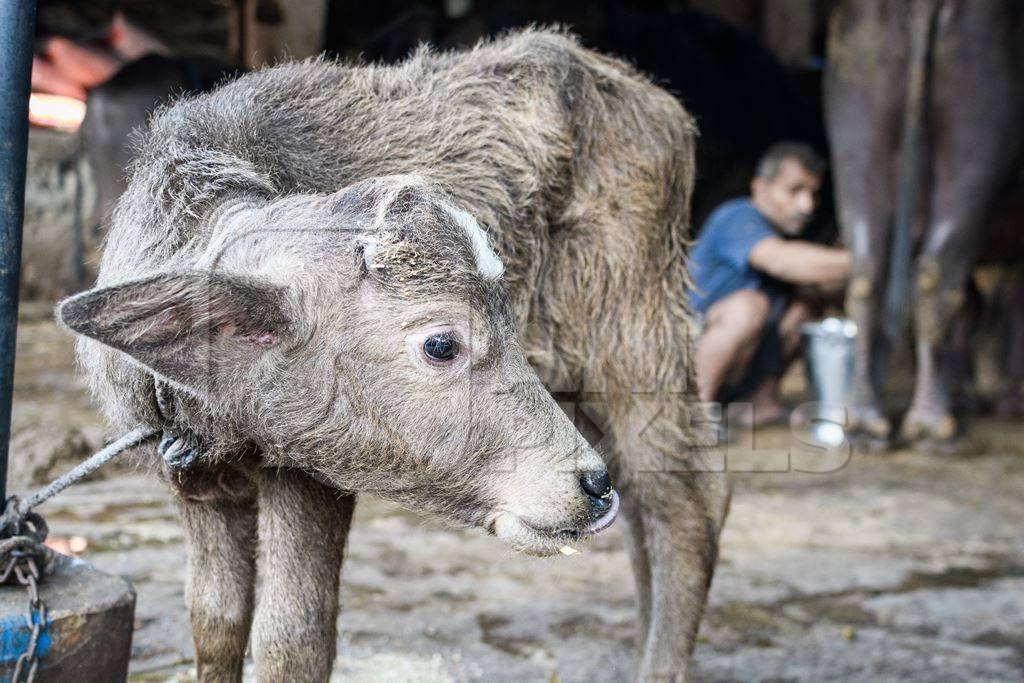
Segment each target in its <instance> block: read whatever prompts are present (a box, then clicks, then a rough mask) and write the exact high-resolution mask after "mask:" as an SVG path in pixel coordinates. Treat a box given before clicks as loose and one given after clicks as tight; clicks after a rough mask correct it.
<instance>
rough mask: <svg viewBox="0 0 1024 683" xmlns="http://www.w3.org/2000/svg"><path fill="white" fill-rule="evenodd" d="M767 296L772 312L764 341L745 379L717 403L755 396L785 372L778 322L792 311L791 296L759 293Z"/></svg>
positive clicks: (699, 321)
mask: <svg viewBox="0 0 1024 683" xmlns="http://www.w3.org/2000/svg"><path fill="white" fill-rule="evenodd" d="M757 291H759V292H761V293H763V294H766V295H767V296H768V300H769V302H770V306H771V308H770V309H769V311H768V318H767V320H766V321H765V324H764V330H763V331H762V333H761V341H760V342H759V343H758V345H757V349H756V350H755V351H754V355H753V356H751V357H750V363H749V364H748V365H747V369H746V371H745V372H744V373H743V377H742V378H741V379H740V380H739V381H737V382H735V383H733V384H729V385H723V386H722V387H721V388H720V389H719V390H718V395H717V396H715V400H716V401H717V402H719V403H722V404H726V403H732V402H734V401H739V400H742V399H743V398H745V397H747V396H749V395H750V394H752V393H753V392H754V390H755V389H757V387H759V386H760V385H761V383H762V382H764V381H765V380H766V379H769V378H771V377H779V376H780V375H782V371H783V370H784V369H785V368H783V367H782V340H781V339H780V338H779V321H780V320H781V319H782V315H783V313H785V312H786V308H788V307H789V302H790V298H791V297H790V296H789V294H788V292H785V291H779V290H767V291H766V290H762V289H759V290H757ZM696 318H697V320H696V323H697V328H698V338H699V337H700V335H702V334H704V326H705V323H706V321H705V319H704V314H703V313H700V312H697V313H696Z"/></svg>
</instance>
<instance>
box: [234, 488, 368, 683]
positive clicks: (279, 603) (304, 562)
mask: <svg viewBox="0 0 1024 683" xmlns="http://www.w3.org/2000/svg"><path fill="white" fill-rule="evenodd" d="M354 507H355V497H354V496H352V495H351V494H342V493H340V492H338V491H336V490H333V489H329V488H327V487H326V486H324V485H322V484H320V483H318V482H316V481H314V480H313V479H312V478H310V477H309V476H308V475H305V474H302V473H301V472H298V471H295V470H286V469H280V470H277V469H273V470H272V469H268V470H265V471H264V472H263V474H262V476H261V478H260V486H259V538H260V559H259V571H260V578H261V581H262V583H261V586H260V596H259V600H258V603H257V607H256V620H255V624H254V626H253V656H254V658H255V660H256V671H257V677H258V678H259V680H260V681H261V682H270V681H288V682H289V683H291V682H293V681H295V682H306V681H326V680H328V678H329V676H330V673H331V666H332V664H333V663H334V655H335V637H336V624H337V615H338V578H339V573H340V571H341V562H342V555H343V551H344V547H345V539H346V537H347V536H348V529H349V524H350V523H351V521H352V511H353V509H354Z"/></svg>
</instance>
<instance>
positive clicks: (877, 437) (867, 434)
mask: <svg viewBox="0 0 1024 683" xmlns="http://www.w3.org/2000/svg"><path fill="white" fill-rule="evenodd" d="M846 433H847V437H848V438H849V440H850V445H851V446H853V448H854V449H855V450H857V451H859V452H861V453H878V452H881V451H886V450H889V448H891V447H892V423H891V422H890V421H889V419H888V418H887V417H885V415H883V414H882V411H880V410H879V409H878V408H876V407H875V406H863V407H860V408H851V409H850V420H849V424H848V425H847V428H846Z"/></svg>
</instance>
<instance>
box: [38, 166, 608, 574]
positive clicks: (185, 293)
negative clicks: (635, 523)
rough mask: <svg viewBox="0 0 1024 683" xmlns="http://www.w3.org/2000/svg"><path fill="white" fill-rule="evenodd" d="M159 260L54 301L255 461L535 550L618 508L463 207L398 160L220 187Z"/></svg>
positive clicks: (545, 549) (65, 316)
mask: <svg viewBox="0 0 1024 683" xmlns="http://www.w3.org/2000/svg"><path fill="white" fill-rule="evenodd" d="M208 221H209V226H208V227H209V230H208V231H206V234H207V235H208V239H205V240H204V242H203V243H202V244H196V245H194V249H193V251H192V252H191V253H190V254H188V255H187V256H186V255H185V253H184V252H183V253H182V254H181V255H180V258H179V257H176V259H175V260H174V261H173V262H170V263H168V264H167V267H166V268H165V269H163V270H162V271H161V272H158V273H153V274H151V275H148V276H146V277H143V278H141V279H134V280H131V281H126V282H123V283H120V284H116V285H113V286H108V287H104V288H100V289H95V290H91V291H88V292H84V293H82V294H79V295H77V296H75V297H72V298H70V299H68V300H66V301H64V302H63V303H62V304H61V305H60V307H59V309H58V318H59V319H60V320H61V322H63V324H65V325H66V326H68V327H69V328H71V329H72V330H74V331H76V332H79V333H81V334H84V335H87V336H89V337H92V338H93V339H96V340H98V341H100V342H102V343H104V344H107V345H109V346H111V347H113V348H115V349H118V350H119V351H122V352H124V353H126V354H128V355H129V356H130V357H131V358H133V359H134V360H135V361H136V362H137V363H139V364H141V365H142V366H143V367H145V368H146V369H147V370H148V371H150V372H152V373H153V374H154V375H156V376H158V377H160V378H162V379H163V380H165V381H167V382H169V383H171V385H172V386H173V387H175V388H176V389H177V390H178V391H180V392H183V393H186V394H188V395H189V396H190V397H192V398H193V399H196V400H197V401H198V402H199V403H200V404H201V405H202V406H204V409H206V410H208V411H210V413H211V414H212V415H214V416H215V417H216V418H217V419H219V420H223V422H224V424H228V423H231V424H236V425H240V429H241V430H242V431H243V432H244V433H245V435H246V437H247V438H249V439H251V440H252V442H253V443H254V444H255V445H256V446H258V447H259V449H260V451H261V453H262V454H263V456H264V458H265V460H266V462H267V463H268V464H272V465H278V466H292V467H299V468H302V469H304V470H306V471H308V472H311V473H313V474H315V475H317V476H319V477H320V478H321V479H323V480H326V481H327V482H329V483H330V484H331V485H332V486H334V487H336V488H338V489H342V490H348V491H367V492H373V493H376V494H378V495H381V496H383V497H386V498H390V499H392V500H395V501H397V502H400V503H402V504H404V505H407V506H409V507H413V508H417V509H422V510H429V511H433V512H438V513H441V514H443V515H446V516H447V517H449V518H451V519H454V520H456V521H458V522H461V523H465V524H470V525H477V526H481V527H484V528H485V529H487V530H489V531H491V532H493V533H495V534H497V535H498V536H499V537H500V538H502V539H503V540H504V541H506V542H507V543H509V544H510V545H511V546H513V547H515V548H517V549H519V550H523V551H526V552H531V553H536V554H547V553H551V552H554V551H555V550H557V549H558V548H559V547H561V546H563V545H564V544H565V543H566V542H568V541H572V540H575V539H576V538H578V537H579V536H580V535H581V534H587V533H593V532H596V531H599V530H600V529H602V528H604V527H605V526H607V525H608V524H610V522H611V521H612V519H614V515H615V512H616V509H617V497H616V496H615V494H614V492H613V491H611V489H610V486H609V484H608V480H607V474H606V471H605V466H604V463H603V462H602V460H601V459H600V458H599V457H598V455H597V454H596V453H595V452H594V451H593V450H592V449H591V448H590V446H589V445H588V444H587V443H586V441H585V440H584V439H583V438H582V436H581V435H580V434H579V433H578V432H577V431H576V429H575V428H574V426H573V424H572V422H571V421H570V420H569V419H568V417H566V415H565V414H564V413H563V412H562V411H561V409H560V408H559V407H558V405H557V404H556V403H555V402H554V400H553V399H552V398H551V396H550V395H549V394H548V393H547V392H546V390H545V389H544V387H543V386H542V385H541V383H540V381H539V380H538V378H537V376H536V375H535V374H534V372H533V370H532V369H531V368H530V367H529V365H528V364H527V362H526V359H525V358H524V356H523V353H522V350H521V349H520V346H519V343H518V339H517V336H516V331H515V325H514V320H513V315H512V310H511V307H510V304H509V300H508V296H507V293H506V290H505V286H504V283H503V282H502V272H503V267H502V264H501V262H500V260H499V259H498V257H497V255H496V254H495V253H494V252H493V251H492V249H491V248H490V246H489V244H488V242H487V237H486V235H485V233H484V232H483V230H482V229H481V228H480V226H479V225H478V224H477V222H476V221H475V220H474V218H473V217H472V216H471V215H469V214H468V213H466V212H464V211H462V210H460V209H459V208H457V207H456V206H455V205H454V204H453V203H452V202H451V200H450V199H448V198H447V197H446V196H445V195H444V194H443V193H442V192H441V191H440V190H439V189H438V188H436V187H434V186H432V185H430V184H429V183H427V182H425V181H423V180H421V179H419V178H416V177H410V176H400V177H386V178H378V179H374V180H370V181H365V182H363V183H359V184H357V185H354V186H352V187H349V188H347V189H345V190H343V191H341V192H339V193H336V194H333V195H328V196H324V195H315V196H311V195H306V196H293V197H287V198H282V199H274V200H264V201H247V200H239V201H234V202H226V203H225V204H224V205H222V206H221V207H219V208H218V209H217V210H215V211H214V212H213V213H211V215H210V216H209V218H208Z"/></svg>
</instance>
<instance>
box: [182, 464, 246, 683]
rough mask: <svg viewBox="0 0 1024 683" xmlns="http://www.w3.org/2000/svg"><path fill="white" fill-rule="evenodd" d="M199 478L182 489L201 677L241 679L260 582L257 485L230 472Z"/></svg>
mask: <svg viewBox="0 0 1024 683" xmlns="http://www.w3.org/2000/svg"><path fill="white" fill-rule="evenodd" d="M193 479H196V481H189V482H179V485H178V487H177V489H178V490H177V493H178V502H179V507H180V510H181V515H182V519H183V521H184V525H185V548H186V551H187V555H188V570H187V579H186V586H185V601H186V603H187V605H188V611H189V616H190V618H191V621H192V640H193V643H194V645H195V651H196V668H197V671H198V678H199V681H201V682H203V683H222V682H235V681H241V680H242V661H243V659H244V658H245V647H246V643H247V642H248V640H249V627H250V625H251V623H252V610H253V586H254V585H255V557H256V556H255V546H256V507H255V490H254V489H252V488H251V485H250V483H249V482H248V480H246V479H245V477H244V476H243V475H241V474H239V473H233V472H230V471H228V472H220V473H217V474H215V475H212V476H210V477H207V476H201V477H197V478H193ZM197 482H202V483H201V484H197Z"/></svg>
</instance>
